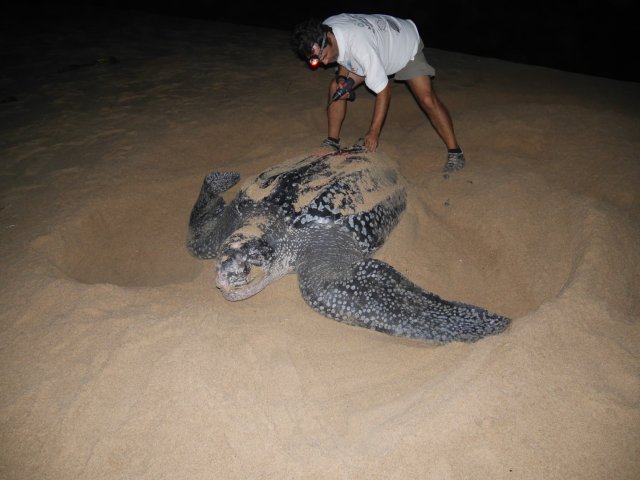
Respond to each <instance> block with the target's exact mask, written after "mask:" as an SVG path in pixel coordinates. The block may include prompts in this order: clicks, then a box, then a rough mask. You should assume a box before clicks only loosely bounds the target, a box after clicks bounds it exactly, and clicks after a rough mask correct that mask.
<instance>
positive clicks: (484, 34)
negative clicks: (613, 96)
mask: <svg viewBox="0 0 640 480" xmlns="http://www.w3.org/2000/svg"><path fill="white" fill-rule="evenodd" d="M74 4H75V5H83V6H84V8H85V9H86V8H87V6H89V8H91V6H97V7H102V8H104V7H106V8H110V9H116V10H122V11H123V14H125V15H126V12H127V11H131V10H134V11H142V12H151V13H160V14H163V15H170V16H183V17H191V18H198V19H201V20H208V19H210V20H216V21H225V22H231V23H240V24H245V25H255V26H265V27H271V28H275V29H280V30H286V31H290V30H291V29H292V27H293V26H294V25H295V24H296V23H297V22H299V21H301V20H304V19H306V18H308V17H311V16H314V17H318V18H325V17H327V16H329V15H333V14H336V13H342V12H355V13H387V14H390V15H395V16H399V17H402V18H411V19H412V20H414V21H415V23H416V24H417V25H418V28H419V29H420V32H421V34H422V36H423V39H424V40H425V44H426V45H427V47H430V48H438V49H442V50H449V51H454V52H461V53H468V54H472V55H479V56H483V57H494V58H499V59H503V60H507V61H512V62H517V63H525V64H530V65H539V66H545V67H550V68H555V69H559V70H565V71H570V72H577V73H583V74H587V75H594V76H600V77H607V78H613V79H618V80H625V81H634V82H637V81H640V76H639V75H638V74H637V73H636V70H638V69H637V67H636V65H635V63H636V59H637V58H638V54H637V52H636V51H632V47H633V46H634V45H635V44H636V43H638V42H636V39H635V36H636V34H635V33H634V30H635V25H634V23H635V22H636V18H637V17H636V16H635V15H632V2H631V0H608V1H607V2H602V1H593V0H583V1H570V2H567V1H549V0H542V1H533V0H529V1H528V2H526V3H525V2H517V1H512V0H490V1H488V2H473V1H470V0H449V1H446V0H445V1H441V2H427V1H425V0H414V1H411V0H395V1H378V2H359V1H342V2H340V1H334V2H328V1H324V2H308V1H304V2H297V3H296V4H294V5H293V6H285V4H284V3H278V2H270V1H268V0H265V1H263V2H246V1H227V2H224V0H217V1H216V2H215V5H214V2H213V1H210V0H209V1H204V0H176V1H175V2H173V3H166V2H164V3H163V2H154V1H150V0H129V1H125V0H111V1H108V0H106V1H101V0H88V1H85V2H73V1H67V2H62V3H60V2H56V3H55V5H50V6H48V7H42V6H29V5H27V4H23V3H20V4H14V6H13V11H11V9H7V8H4V10H5V11H4V15H3V16H4V19H5V22H7V23H8V24H11V25H12V26H13V27H15V26H16V23H17V22H32V23H34V22H35V23H37V22H51V21H56V19H61V18H65V19H66V20H68V19H69V18H70V17H73V15H74V8H75V7H74ZM13 30H14V31H15V28H14V29H13Z"/></svg>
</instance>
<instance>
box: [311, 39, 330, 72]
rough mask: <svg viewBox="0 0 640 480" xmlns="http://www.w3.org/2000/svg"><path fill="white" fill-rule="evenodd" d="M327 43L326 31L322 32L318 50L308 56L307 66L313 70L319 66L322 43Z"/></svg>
mask: <svg viewBox="0 0 640 480" xmlns="http://www.w3.org/2000/svg"><path fill="white" fill-rule="evenodd" d="M325 43H327V32H324V33H323V34H322V42H321V43H320V52H318V55H311V56H310V57H309V67H311V68H312V69H313V70H315V69H316V68H318V67H319V66H320V56H321V55H322V51H323V50H324V44H325Z"/></svg>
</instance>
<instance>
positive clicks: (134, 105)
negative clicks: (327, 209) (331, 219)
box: [0, 11, 640, 480]
mask: <svg viewBox="0 0 640 480" xmlns="http://www.w3.org/2000/svg"><path fill="white" fill-rule="evenodd" d="M87 13H88V14H87V15H86V16H80V14H79V16H78V17H77V18H75V19H73V21H70V22H69V23H57V24H51V25H48V26H46V27H39V28H35V29H32V30H29V31H26V30H25V31H23V34H22V35H21V36H19V37H16V36H14V37H11V38H10V39H9V40H10V41H8V42H3V45H2V46H1V47H0V48H1V49H2V53H3V54H4V55H5V56H4V60H3V62H4V64H5V65H4V66H5V67H6V68H5V73H4V74H3V77H2V82H1V83H0V86H1V87H2V91H1V93H2V98H1V100H2V103H1V104H0V118H1V122H2V131H1V151H0V155H1V158H2V176H1V177H0V181H1V185H2V189H1V192H2V197H1V206H0V220H1V223H0V232H1V237H0V240H1V242H0V254H1V259H2V277H1V280H0V281H1V290H0V291H1V293H0V302H1V304H2V309H1V313H0V478H2V479H40V478H46V479H65V480H68V479H88V478H90V479H164V478H167V479H205V478H206V479H211V478H215V479H218V478H220V479H236V478H237V479H247V478H251V479H272V478H273V479H284V478H295V479H299V478H305V479H306V478H313V479H361V478H362V479H365V478H366V479H371V478H376V479H377V478H381V479H406V478H434V479H435V478H437V479H468V478H474V479H480V478H491V479H503V478H504V479H507V478H508V479H516V478H517V479H542V478H544V479H563V480H566V479H603V478H610V479H614V478H615V479H635V478H638V475H640V403H639V400H640V382H639V377H640V368H639V367H640V365H639V363H640V362H639V358H640V357H639V340H640V326H639V315H638V314H639V311H640V295H639V294H640V278H639V272H640V248H639V247H640V188H639V187H638V185H640V160H639V158H638V153H637V152H638V151H640V113H639V112H640V95H639V94H640V86H639V85H638V84H634V83H625V82H620V81H614V80H608V79H604V78H598V77H592V76H584V75H578V74H573V73H568V72H561V71H558V70H552V69H546V68H542V67H532V66H525V65H519V64H515V63H508V62H504V61H499V60H496V59H490V58H481V57H475V56H469V55H462V54H457V53H452V52H446V51H441V50H430V51H429V53H430V60H431V63H432V64H433V65H435V66H436V68H437V69H438V78H437V80H436V88H437V90H438V92H439V95H440V97H441V99H442V100H443V101H444V102H445V103H446V105H447V106H448V108H449V110H450V111H451V114H452V116H453V119H454V122H455V127H456V132H457V135H458V137H459V139H460V142H461V144H462V146H463V148H464V149H465V153H466V155H467V160H468V161H467V166H466V168H465V169H464V170H463V171H461V172H459V173H455V174H452V175H451V176H450V177H449V178H444V177H443V175H442V174H441V172H440V169H441V167H442V165H443V163H444V160H445V151H444V146H443V144H442V143H441V142H440V140H439V139H438V138H437V136H436V134H435V132H434V131H433V129H432V128H431V126H430V125H429V124H428V121H427V120H426V118H425V116H424V114H422V113H421V111H420V110H419V109H418V107H417V105H416V104H415V102H414V101H413V99H412V97H411V94H410V92H409V91H408V90H407V88H406V87H405V86H404V85H402V84H396V85H395V86H394V91H393V99H392V105H391V111H390V113H389V116H388V118H387V122H386V126H385V128H384V131H383V135H382V137H381V146H380V149H381V150H382V151H384V153H385V154H386V155H388V156H389V157H390V158H392V159H394V160H395V161H397V162H398V164H399V165H400V169H401V172H402V174H403V175H404V176H405V177H406V178H407V179H408V182H409V187H408V195H409V197H408V198H409V201H408V209H407V211H406V212H405V213H404V215H403V218H402V220H401V222H400V224H399V226H398V227H397V229H396V230H395V231H394V232H393V234H392V236H391V237H390V238H389V241H388V242H387V244H386V245H385V246H384V247H383V248H382V249H381V250H380V251H379V252H378V253H377V254H376V256H377V258H380V259H383V260H385V261H387V262H389V263H391V264H392V265H394V266H395V267H396V268H398V269H399V270H400V271H401V272H402V273H403V274H405V275H406V276H407V277H409V278H410V279H412V280H413V281H415V282H416V283H418V284H420V285H421V286H423V287H424V288H427V289H428V290H431V291H433V292H436V293H438V294H439V295H441V296H443V297H445V298H449V299H457V300H461V301H465V302H469V303H475V304H478V305H482V306H484V307H486V308H488V309H490V310H492V311H496V312H499V313H502V314H505V315H508V316H510V317H511V318H513V322H512V325H511V326H510V327H509V329H508V330H507V331H506V332H505V333H503V334H501V335H499V336H495V337H491V338H487V339H484V340H482V341H480V342H478V343H475V344H459V343H455V344H450V345H447V346H430V345H425V344H423V343H420V342H416V341H410V340H405V339H398V338H395V337H391V336H387V335H384V334H381V333H377V332H372V331H369V330H365V329H360V328H356V327H351V326H347V325H343V324H340V323H338V322H335V321H332V320H329V319H327V318H325V317H322V316H320V315H317V314H316V313H314V312H313V311H312V310H311V309H310V308H309V307H307V305H306V304H305V303H304V301H303V300H302V298H301V296H300V293H299V291H298V286H297V281H296V278H295V276H293V275H290V276H287V277H285V278H284V279H282V280H280V281H279V282H278V283H276V284H273V285H271V286H269V287H268V288H267V289H266V290H265V291H263V292H261V294H259V295H257V296H255V297H252V298H251V299H248V300H245V301H242V302H228V301H225V300H224V299H223V298H222V296H221V295H220V293H219V292H218V291H217V290H216V289H215V286H214V283H213V272H212V264H211V262H208V261H199V260H195V259H193V258H191V257H190V256H189V254H188V253H187V251H186V249H185V246H184V241H185V236H186V224H187V220H188V215H189V212H190V210H191V207H192V204H193V202H194V201H195V198H196V195H197V193H198V190H199V187H200V184H201V181H202V178H203V177H204V175H205V174H206V173H208V172H209V171H211V170H215V169H219V170H237V171H239V172H240V173H241V174H242V175H243V177H245V178H246V177H248V176H250V175H253V174H255V173H257V172H259V171H260V170H262V169H264V168H267V167H269V166H271V165H273V164H276V163H278V162H280V161H282V160H284V159H289V158H292V157H295V156H297V155H300V156H301V158H302V157H303V156H305V155H306V154H308V153H309V152H310V151H314V150H315V149H317V147H318V144H319V142H320V141H321V140H322V139H323V138H324V136H325V133H326V131H325V116H324V107H325V101H326V86H327V84H328V82H329V80H330V78H331V76H332V72H331V70H327V71H324V70H320V71H316V72H312V71H310V70H308V69H307V68H305V67H304V65H303V64H302V63H301V62H299V61H297V60H296V59H295V57H293V55H292V54H291V52H290V51H289V49H288V38H287V33H286V32H282V31H276V30H269V29H261V28H257V27H237V26H232V25H229V24H221V23H214V22H203V21H195V20H186V19H177V18H168V17H160V16H154V15H147V14H145V15H143V14H133V13H131V14H122V13H121V14H116V13H111V12H108V11H97V12H87ZM27 40H28V42H27ZM80 40H82V41H81V42H80ZM21 56H22V57H23V58H22V60H20V57H21ZM105 57H114V58H115V59H117V60H118V63H114V62H109V61H106V62H105V63H100V62H96V61H97V60H98V59H99V58H105ZM373 100H374V98H373V96H372V95H370V94H368V93H367V92H366V91H362V92H359V94H358V99H357V101H356V102H354V103H353V104H352V105H350V106H349V113H348V119H347V123H346V125H345V127H344V129H343V139H344V142H345V143H348V142H355V141H356V140H357V139H358V137H359V136H362V134H363V133H364V132H365V131H366V129H367V127H368V122H369V120H370V115H371V108H372V105H373Z"/></svg>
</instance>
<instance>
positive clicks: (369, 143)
mask: <svg viewBox="0 0 640 480" xmlns="http://www.w3.org/2000/svg"><path fill="white" fill-rule="evenodd" d="M379 140H380V134H379V133H376V132H372V131H371V130H369V131H368V132H367V134H366V135H365V136H364V146H365V148H366V149H367V150H369V151H370V152H375V151H376V149H377V148H378V141H379Z"/></svg>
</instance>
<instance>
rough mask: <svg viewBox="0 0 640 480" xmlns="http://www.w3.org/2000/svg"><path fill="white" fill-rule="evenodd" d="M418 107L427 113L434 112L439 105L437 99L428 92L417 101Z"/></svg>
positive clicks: (431, 92)
mask: <svg viewBox="0 0 640 480" xmlns="http://www.w3.org/2000/svg"><path fill="white" fill-rule="evenodd" d="M418 101H419V102H420V105H421V106H422V107H423V108H424V109H425V110H427V111H428V112H432V111H434V110H436V109H437V108H438V106H439V104H440V102H439V101H438V97H436V94H435V92H434V91H433V90H429V91H428V92H424V93H423V94H422V95H421V96H420V97H419V99H418Z"/></svg>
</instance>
